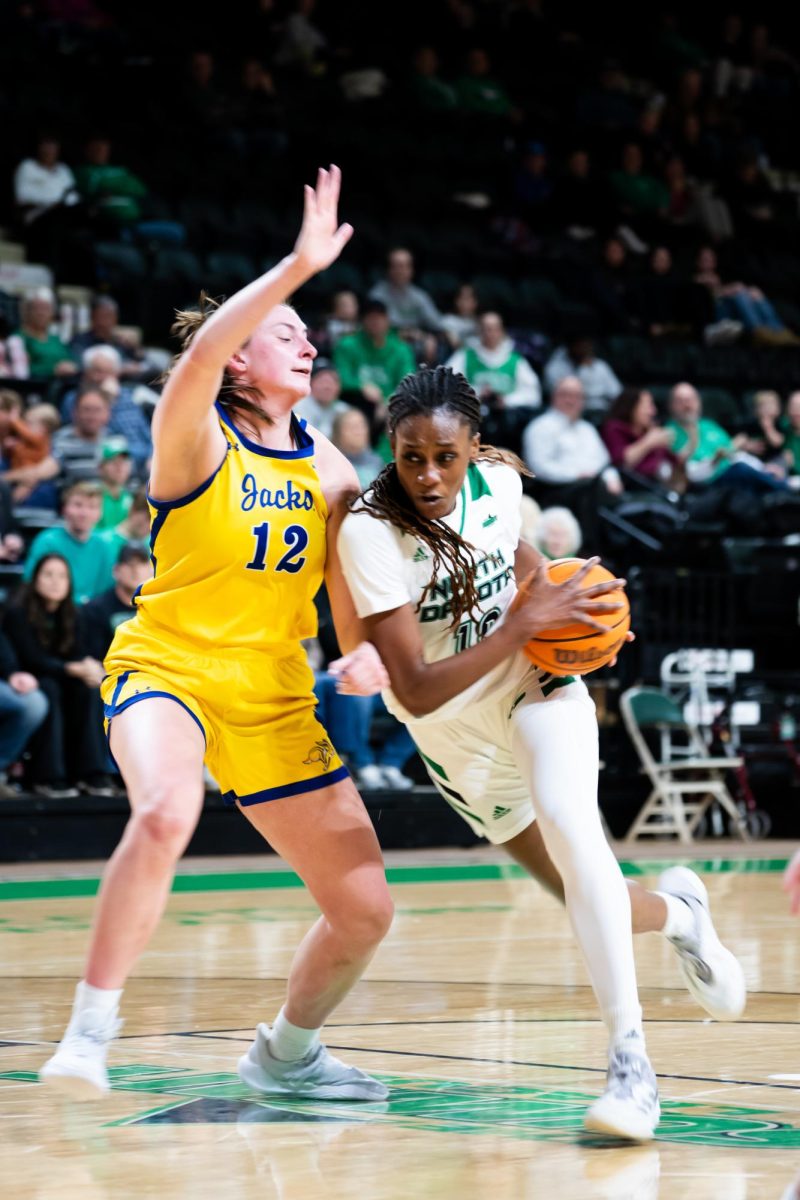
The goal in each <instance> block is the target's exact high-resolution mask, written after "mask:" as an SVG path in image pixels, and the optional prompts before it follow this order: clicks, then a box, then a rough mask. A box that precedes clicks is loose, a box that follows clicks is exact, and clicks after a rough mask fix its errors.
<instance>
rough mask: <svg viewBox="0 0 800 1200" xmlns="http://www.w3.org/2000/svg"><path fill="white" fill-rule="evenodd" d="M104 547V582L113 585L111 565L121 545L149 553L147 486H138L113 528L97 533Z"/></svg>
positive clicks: (108, 585) (109, 585) (106, 585)
mask: <svg viewBox="0 0 800 1200" xmlns="http://www.w3.org/2000/svg"><path fill="white" fill-rule="evenodd" d="M97 536H98V537H99V538H100V540H101V541H102V542H103V544H104V546H105V547H106V560H105V569H106V583H105V584H104V587H111V586H112V585H113V580H114V575H113V566H114V563H115V562H116V561H117V559H118V558H119V552H120V550H121V549H122V547H123V546H130V545H133V546H139V547H140V548H141V549H142V550H146V551H147V554H148V557H149V555H150V508H149V506H148V503H147V488H144V487H142V488H140V489H139V491H138V492H136V494H135V495H134V497H133V500H132V502H131V506H130V509H129V510H128V515H127V516H126V517H125V518H124V519H123V520H122V521H120V523H119V525H116V526H115V527H114V528H113V529H104V530H103V531H102V533H99V534H98V535H97Z"/></svg>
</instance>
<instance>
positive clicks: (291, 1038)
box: [269, 1009, 320, 1062]
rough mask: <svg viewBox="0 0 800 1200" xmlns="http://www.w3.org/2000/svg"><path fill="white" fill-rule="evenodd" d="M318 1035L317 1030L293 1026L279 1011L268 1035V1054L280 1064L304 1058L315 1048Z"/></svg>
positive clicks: (282, 1012) (282, 1011)
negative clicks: (279, 1061) (278, 1060)
mask: <svg viewBox="0 0 800 1200" xmlns="http://www.w3.org/2000/svg"><path fill="white" fill-rule="evenodd" d="M319 1034H320V1031H319V1029H301V1028H300V1026H299V1025H293V1024H292V1023H291V1021H287V1020H286V1017H285V1016H284V1010H283V1009H281V1011H280V1012H279V1013H278V1015H277V1017H276V1018H275V1024H274V1025H273V1026H272V1033H271V1034H270V1035H269V1052H270V1054H272V1055H273V1056H274V1057H275V1058H279V1059H281V1061H282V1062H294V1061H295V1060H296V1059H298V1058H305V1056H306V1054H308V1052H309V1051H310V1050H313V1049H314V1048H315V1046H316V1045H317V1043H318V1041H319Z"/></svg>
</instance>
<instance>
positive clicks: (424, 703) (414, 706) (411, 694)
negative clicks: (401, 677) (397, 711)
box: [392, 684, 439, 717]
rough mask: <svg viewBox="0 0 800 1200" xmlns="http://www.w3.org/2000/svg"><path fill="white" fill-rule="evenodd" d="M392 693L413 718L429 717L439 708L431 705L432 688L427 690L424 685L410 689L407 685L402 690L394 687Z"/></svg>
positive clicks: (413, 686)
mask: <svg viewBox="0 0 800 1200" xmlns="http://www.w3.org/2000/svg"><path fill="white" fill-rule="evenodd" d="M392 691H393V692H394V694H395V696H397V699H398V700H399V701H400V703H401V704H402V706H403V708H404V709H405V710H406V711H407V712H409V713H411V716H412V717H427V716H428V714H429V713H432V712H434V711H435V710H436V709H437V708H438V707H439V705H438V704H432V703H431V696H430V688H429V687H428V688H426V687H425V686H424V684H418V685H412V686H410V687H409V686H407V685H406V686H405V687H402V688H400V689H398V688H395V687H392Z"/></svg>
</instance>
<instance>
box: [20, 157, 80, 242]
mask: <svg viewBox="0 0 800 1200" xmlns="http://www.w3.org/2000/svg"><path fill="white" fill-rule="evenodd" d="M60 152H61V146H60V145H59V143H58V142H57V141H56V139H55V138H52V137H43V138H41V139H40V140H39V142H38V144H37V146H36V157H35V158H26V159H23V161H22V162H21V163H20V164H19V166H18V167H17V169H16V171H15V172H14V199H15V200H16V202H17V205H18V206H19V208H20V210H21V216H22V220H23V223H24V224H26V225H29V224H30V223H31V222H32V221H35V220H36V219H37V218H38V217H40V216H42V215H43V213H44V212H45V211H46V210H47V209H49V208H52V207H53V206H54V205H56V204H66V205H67V206H68V207H69V206H70V205H73V204H78V203H79V201H80V196H79V195H78V192H77V189H76V187H75V176H74V175H73V174H72V171H71V170H70V169H69V167H68V166H67V164H66V163H62V162H59V158H58V156H59V154H60Z"/></svg>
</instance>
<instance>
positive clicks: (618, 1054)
mask: <svg viewBox="0 0 800 1200" xmlns="http://www.w3.org/2000/svg"><path fill="white" fill-rule="evenodd" d="M606 1080H607V1081H606V1090H605V1091H604V1092H603V1094H602V1096H601V1097H600V1099H599V1100H595V1102H594V1104H593V1105H592V1106H591V1107H590V1108H589V1111H588V1112H587V1113H586V1116H585V1117H584V1120H583V1124H584V1126H585V1127H586V1129H589V1130H591V1131H592V1132H593V1133H608V1134H611V1135H612V1136H613V1137H621V1138H630V1140H631V1141H634V1142H647V1141H649V1140H650V1138H652V1136H653V1134H654V1133H655V1128H656V1125H657V1124H658V1119H659V1117H660V1116H661V1106H660V1105H659V1103H658V1085H657V1084H656V1077H655V1073H654V1071H653V1068H652V1067H651V1066H650V1060H649V1059H648V1057H647V1055H646V1054H643V1053H642V1054H640V1053H639V1052H638V1051H636V1050H626V1049H623V1048H622V1047H618V1048H617V1049H615V1050H613V1051H612V1053H611V1058H610V1059H609V1063H608V1075H607V1077H606Z"/></svg>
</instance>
